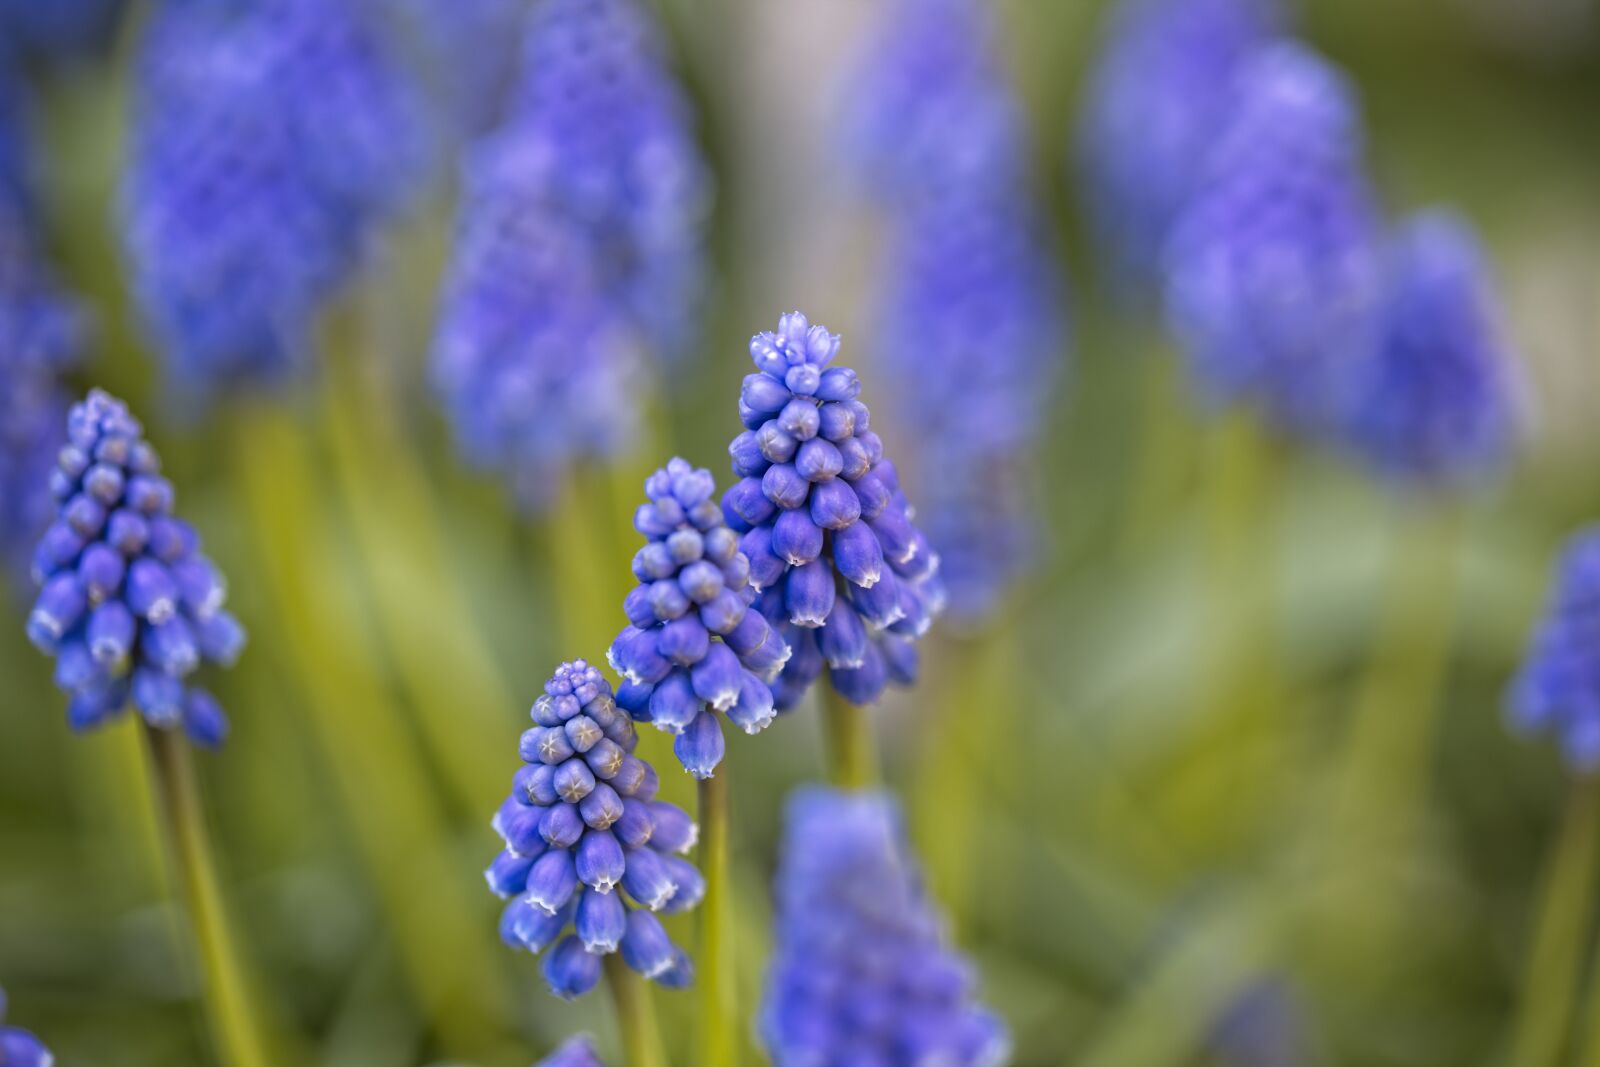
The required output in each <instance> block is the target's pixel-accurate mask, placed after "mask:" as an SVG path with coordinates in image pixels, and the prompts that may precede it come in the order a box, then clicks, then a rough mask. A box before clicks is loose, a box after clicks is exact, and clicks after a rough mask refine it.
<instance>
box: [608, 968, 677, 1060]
mask: <svg viewBox="0 0 1600 1067" xmlns="http://www.w3.org/2000/svg"><path fill="white" fill-rule="evenodd" d="M604 964H605V971H606V986H607V987H608V988H609V989H610V990H611V1002H612V1004H614V1005H615V1006H616V1009H617V1029H618V1030H619V1031H621V1033H622V1062H623V1064H624V1065H625V1067H667V1052H666V1048H665V1046H663V1045H662V1043H661V1030H660V1028H659V1027H658V1026H657V1025H656V1008H655V1004H654V1003H653V1002H652V1001H651V1000H650V990H649V988H648V987H646V985H645V984H644V979H642V978H640V977H639V976H638V975H637V974H634V973H633V972H632V971H631V970H629V969H628V965H627V964H625V963H623V962H622V957H621V956H620V955H618V954H617V953H615V952H612V953H610V954H608V955H607V956H606V957H605V960H604Z"/></svg>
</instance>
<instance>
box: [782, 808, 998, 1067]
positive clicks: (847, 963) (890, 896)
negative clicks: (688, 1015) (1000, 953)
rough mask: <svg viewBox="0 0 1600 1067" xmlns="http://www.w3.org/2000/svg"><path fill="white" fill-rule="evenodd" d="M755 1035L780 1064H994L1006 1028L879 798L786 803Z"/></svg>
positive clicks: (893, 815) (895, 816)
mask: <svg viewBox="0 0 1600 1067" xmlns="http://www.w3.org/2000/svg"><path fill="white" fill-rule="evenodd" d="M775 923H776V944H775V947H774V953H773V960H772V964H771V967H770V969H769V971H768V974H767V981H766V991H765V995H764V998H763V1003H762V1009H761V1017H760V1025H761V1033H762V1036H763V1039H764V1041H765V1043H766V1047H767V1051H768V1053H769V1054H770V1056H771V1058H772V1062H773V1064H774V1067H815V1065H817V1064H836V1063H840V1064H842V1063H849V1064H939V1065H941V1067H999V1065H1000V1064H1003V1063H1004V1062H1006V1059H1007V1058H1008V1057H1009V1055H1010V1040H1009V1037H1008V1036H1007V1033H1006V1029H1005V1026H1004V1024H1003V1023H1002V1022H1001V1021H1000V1020H999V1019H998V1018H997V1017H996V1016H995V1015H993V1014H992V1013H990V1012H989V1011H987V1010H985V1009H984V1008H982V1007H981V1006H979V1005H978V1004H977V1002H976V1001H975V999H974V995H973V986H974V976H973V973H972V968H971V966H970V964H968V963H967V962H966V961H965V960H963V959H962V958H961V957H960V956H959V955H958V954H957V953H956V952H955V951H954V950H953V949H951V948H950V947H949V945H948V944H947V943H946V939H945V936H944V930H943V922H942V919H941V917H940V915H939V914H938V912H937V910H936V909H935V908H934V906H933V905H932V903H931V902H930V901H929V900H928V898H927V895H926V893H925V891H924V890H923V888H922V882H921V878H920V877H919V875H918V872H917V870H916V867H915V864H914V863H913V862H912V861H911V859H910V857H909V856H908V854H907V847H906V843H905V835H904V831H903V829H902V827H901V822H900V816H899V812H898V809H897V808H896V806H895V803H894V801H893V800H892V799H891V798H890V797H889V796H888V795H887V794H885V793H881V792H866V793H859V792H858V793H846V792H838V791H836V790H832V789H823V788H817V787H813V788H807V789H803V790H801V791H800V792H799V793H797V794H796V795H795V796H794V797H793V798H792V799H791V800H790V801H789V805H788V812H787V816H786V820H785V833H784V842H783V851H782V854H781V859H780V861H779V867H778V883H777V914H776V917H775Z"/></svg>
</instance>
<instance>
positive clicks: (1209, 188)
mask: <svg viewBox="0 0 1600 1067" xmlns="http://www.w3.org/2000/svg"><path fill="white" fill-rule="evenodd" d="M1234 92H1235V100H1234V102H1233V104H1232V108H1231V118H1230V120H1229V122H1228V123H1227V125H1226V128H1225V130H1224V132H1223V134H1222V137H1221V140H1220V141H1219V142H1218V143H1217V145H1216V147H1215V149H1214V151H1213V152H1212V155H1211V159H1210V160H1209V162H1208V164H1207V167H1206V173H1205V176H1204V178H1203V179H1202V182H1201V187H1200V188H1199V189H1198V190H1197V191H1196V193H1195V195H1194V197H1193V199H1192V200H1191V201H1190V203H1189V205H1188V207H1187V208H1186V209H1185V210H1184V211H1183V213H1182V215H1181V217H1180V218H1179V220H1178V222H1177V224H1176V227H1175V229H1174V231H1173V234H1172V238H1171V242H1170V244H1169V245H1168V248H1167V257H1166V266H1167V281H1166V284H1167V290H1166V293H1167V308H1168V315H1169V317H1170V318H1171V320H1172V324H1173V327H1174V331H1175V332H1176V334H1177V336H1178V338H1179V340H1180V341H1181V343H1182V345H1183V347H1184V349H1185V352H1186V354H1187V357H1188V360H1189V363H1190V365H1191V370H1192V372H1193V376H1194V378H1195V380H1196V381H1197V383H1198V384H1199V385H1200V387H1201V390H1202V391H1203V392H1204V393H1205V394H1206V395H1207V396H1208V398H1209V399H1211V400H1213V401H1215V402H1218V403H1230V402H1235V401H1242V400H1249V401H1252V402H1254V403H1256V404H1259V405H1260V406H1261V407H1262V408H1263V409H1264V411H1265V412H1266V414H1267V416H1268V417H1269V419H1270V420H1271V421H1273V422H1274V423H1276V424H1277V425H1278V426H1280V427H1283V428H1287V429H1298V430H1312V431H1320V430H1326V429H1327V428H1328V424H1329V423H1330V422H1331V421H1332V418H1333V409H1334V407H1335V406H1336V399H1337V395H1338V387H1339V386H1338V381H1339V376H1340V375H1341V374H1342V373H1343V371H1344V370H1345V368H1346V367H1347V365H1348V364H1349V362H1350V361H1351V360H1353V359H1356V358H1360V357H1361V356H1362V355H1364V354H1365V353H1366V352H1367V351H1369V349H1370V345H1371V344H1372V340H1373V331H1374V327H1375V324H1376V323H1375V320H1376V316H1375V315H1374V309H1375V304H1376V300H1377V296H1378V291H1379V288H1380V283H1381V273H1382V272H1381V251H1380V242H1379V240H1378V231H1379V222H1378V218H1377V211H1376V209H1375V207H1374V204H1373V202H1372V198H1371V192H1370V190H1369V188H1368V186H1367V182H1366V178H1365V176H1364V174H1363V172H1362V158H1361V136H1360V129H1359V116H1358V114H1357V110H1356V105H1355V101H1354V99H1353V96H1352V94H1351V91H1350V87H1349V86H1348V85H1347V84H1346V82H1345V81H1344V79H1343V78H1342V77H1341V76H1340V75H1339V74H1338V73H1337V72H1335V71H1334V70H1333V69H1332V68H1331V67H1329V66H1328V64H1327V63H1325V62H1324V61H1323V60H1322V59H1320V58H1319V57H1317V56H1316V55H1315V54H1313V53H1312V52H1310V51H1309V50H1307V49H1305V48H1302V47H1300V46H1299V45H1294V44H1276V45H1272V46H1270V47H1268V48H1265V49H1263V50H1261V51H1259V52H1257V53H1256V54H1255V55H1254V56H1253V57H1252V58H1251V59H1250V60H1248V61H1247V62H1246V63H1245V64H1243V66H1242V67H1241V69H1240V71H1239V76H1238V78H1237V80H1236V81H1235V84H1234Z"/></svg>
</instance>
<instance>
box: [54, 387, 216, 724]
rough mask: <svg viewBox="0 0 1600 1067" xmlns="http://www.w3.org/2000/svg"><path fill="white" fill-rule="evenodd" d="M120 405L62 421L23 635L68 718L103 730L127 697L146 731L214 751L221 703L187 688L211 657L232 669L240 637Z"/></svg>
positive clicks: (105, 403) (153, 460) (211, 571)
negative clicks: (51, 669)
mask: <svg viewBox="0 0 1600 1067" xmlns="http://www.w3.org/2000/svg"><path fill="white" fill-rule="evenodd" d="M160 467H161V464H160V460H159V459H158V458H157V457H156V452H155V449H154V448H152V447H151V446H150V444H149V442H147V441H145V440H144V436H143V429H142V427H141V426H140V425H139V422H138V420H137V419H135V418H134V417H133V416H132V415H130V414H129V413H128V409H127V407H126V406H124V405H123V403H122V402H121V401H119V400H116V399H113V398H112V397H111V396H109V395H108V394H106V393H104V392H101V391H100V390H98V389H96V390H94V391H93V392H91V393H90V394H89V397H88V399H86V400H84V401H83V402H82V403H80V404H77V405H75V406H74V407H73V409H72V412H71V414H70V415H69V416H68V418H67V444H66V445H65V446H64V447H63V448H62V449H61V454H60V457H59V459H58V462H57V467H56V470H55V471H54V472H53V473H52V474H51V476H50V492H51V494H52V495H53V496H54V497H55V499H56V501H57V505H58V509H59V510H58V513H57V518H56V520H55V522H54V523H52V524H51V526H50V528H49V529H48V530H46V531H45V534H44V536H43V537H42V538H41V539H40V541H39V546H38V548H37V550H36V551H35V553H34V579H35V581H36V582H37V583H38V584H39V585H40V587H41V588H40V592H39V597H38V600H37V601H36V602H35V604H34V608H33V612H32V614H31V615H30V616H29V617H28V636H29V637H30V638H31V639H32V641H33V643H34V644H35V645H36V646H38V647H39V649H40V650H42V651H44V652H48V653H50V654H51V655H53V656H55V657H56V684H57V685H59V686H60V687H61V688H62V689H64V690H66V691H67V692H68V693H70V694H71V701H70V703H69V704H68V707H67V721H68V723H69V724H70V725H71V726H72V728H73V729H75V730H82V729H86V728H88V727H91V726H97V725H99V724H100V723H103V722H105V721H107V720H108V719H110V718H112V717H113V716H115V715H117V714H118V713H119V712H121V711H122V709H123V708H124V707H126V706H127V704H128V702H129V701H130V700H131V701H132V702H133V704H134V706H135V707H137V708H138V709H139V713H140V714H141V715H143V716H144V719H145V721H146V722H148V723H149V724H150V725H151V726H154V727H157V728H160V729H176V728H178V727H182V728H183V730H184V731H185V732H186V733H187V734H188V735H189V737H190V739H191V740H193V741H194V742H195V743H197V744H200V745H204V746H206V747H216V746H217V745H220V744H221V743H222V739H223V737H224V736H225V735H226V733H227V727H228V723H227V719H226V718H225V717H224V716H223V713H222V708H221V706H220V705H218V703H217V701H216V700H215V699H214V698H213V697H212V696H211V694H209V693H207V692H206V691H205V690H203V689H200V688H198V687H197V686H194V685H191V684H190V682H189V676H190V675H191V674H192V673H193V672H194V671H195V670H196V669H197V668H198V667H199V666H200V665H201V664H202V663H206V662H210V663H218V664H222V665H224V666H226V665H228V664H231V663H232V662H233V661H234V659H235V658H236V657H237V656H238V655H239V651H240V649H242V648H243V647H244V630H243V629H242V628H241V627H240V625H239V623H238V621H237V620H236V619H235V618H234V617H233V616H232V615H230V614H229V613H228V612H227V611H226V610H224V608H223V601H224V599H225V597H226V589H225V587H224V585H223V581H222V576H221V575H220V574H218V573H217V570H216V568H215V567H213V566H212V564H211V561H210V560H208V559H206V558H205V556H203V555H201V554H200V538H199V535H197V534H196V533H195V531H194V528H193V527H191V526H190V525H189V524H188V523H186V522H184V521H182V520H181V519H178V518H175V517H174V516H173V514H172V505H173V492H172V484H171V483H170V482H168V481H167V480H166V479H165V478H163V477H161V473H160Z"/></svg>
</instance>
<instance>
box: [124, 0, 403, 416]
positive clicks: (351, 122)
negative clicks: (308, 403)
mask: <svg viewBox="0 0 1600 1067" xmlns="http://www.w3.org/2000/svg"><path fill="white" fill-rule="evenodd" d="M419 115H420V110H419V104H418V102H417V100H416V99H415V97H414V96H413V94H412V93H411V91H410V87H409V86H408V85H407V83H405V82H404V81H402V79H401V77H400V74H399V72H398V71H397V70H396V69H395V68H393V67H392V66H391V65H390V63H389V61H388V59H387V57H386V56H385V55H384V53H383V50H382V48H381V41H380V39H379V38H378V36H377V35H376V33H375V31H374V29H373V27H371V26H369V25H368V24H367V23H366V21H365V12H364V11H363V10H362V9H361V6H360V5H359V4H358V3H357V2H356V0H250V2H245V0H213V2H209V3H165V4H161V5H158V7H157V10H156V11H155V12H154V13H153V15H152V18H151V20H150V24H149V25H148V26H147V27H146V29H145V32H144V36H143V40H142V41H141V44H140V52H139V57H138V66H137V84H136V106H135V109H134V115H133V129H132V138H131V155H130V158H129V161H128V166H127V169H126V173H125V176H124V179H123V189H122V208H123V218H124V242H125V245H126V248H127V254H128V258H129V260H130V263H131V267H132V271H133V275H134V286H135V290H136V293H137V296H138V300H139V303H140V305H141V307H142V309H143V311H144V314H145V317H146V318H147V319H148V321H149V323H150V325H151V328H152V329H153V331H154V333H155V334H156V337H157V339H158V341H159V342H160V345H161V348H162V350H163V354H164V356H165V357H166V358H167V360H168V361H169V364H170V370H171V372H172V376H173V380H174V382H175V384H176V385H177V386H179V387H180V388H183V389H186V390H189V391H190V392H192V393H194V394H196V395H199V396H205V395H207V394H209V393H211V392H213V391H215V390H216V389H218V388H219V387H222V386H226V385H231V384H236V383H239V382H241V381H244V382H255V381H272V380H277V379H281V378H283V377H284V376H286V375H287V374H289V373H290V372H292V371H294V370H295V369H296V368H298V367H299V366H300V365H302V364H303V362H304V361H305V359H306V357H307V354H308V353H309V351H310V349H311V347H312V346H311V335H312V330H313V326H314V319H315V316H316V313H317V311H318V309H319V308H320V307H321V306H322V303H323V302H324V300H325V299H326V298H327V297H328V296H329V295H330V293H331V292H332V291H333V290H334V289H335V288H337V286H338V285H339V284H340V283H341V282H343V281H344V280H345V279H346V277H347V276H348V275H349V274H350V272H351V270H352V268H353V267H354V265H355V264H356V263H357V262H358V261H359V259H360V257H361V255H362V253H363V252H364V251H365V249H366V248H367V246H368V245H369V244H370V242H371V239H372V237H373V234H374V232H375V231H376V229H377V226H378V224H379V223H380V222H381V221H383V220H384V219H386V218H387V217H388V216H390V215H391V214H392V213H393V212H394V211H395V210H397V209H398V208H399V207H400V205H401V204H402V202H403V201H404V198H405V196H406V195H407V194H408V193H409V192H410V191H411V189H412V187H413V186H414V184H415V178H416V174H417V172H418V169H419V167H420V165H421V163H422V161H423V158H424V155H423V152H422V151H421V149H422V145H421V143H420V142H421V136H420V126H421V122H420V119H419Z"/></svg>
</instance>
